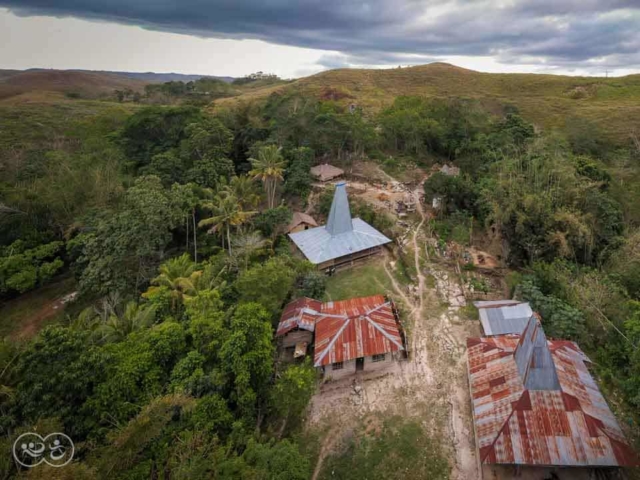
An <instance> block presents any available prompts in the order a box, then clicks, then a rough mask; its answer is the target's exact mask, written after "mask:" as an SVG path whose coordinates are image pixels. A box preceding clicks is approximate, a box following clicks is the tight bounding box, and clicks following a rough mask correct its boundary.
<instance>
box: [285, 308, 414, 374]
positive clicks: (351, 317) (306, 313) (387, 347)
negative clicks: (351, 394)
mask: <svg viewBox="0 0 640 480" xmlns="http://www.w3.org/2000/svg"><path fill="white" fill-rule="evenodd" d="M294 328H301V329H304V330H309V331H311V332H313V331H314V330H315V339H314V343H315V358H314V364H315V366H316V367H320V366H322V365H328V364H330V363H335V362H344V361H347V360H352V359H354V358H359V357H369V356H371V355H378V354H382V353H388V352H397V351H399V350H404V347H403V345H402V338H401V336H400V330H399V328H398V322H397V320H396V316H395V315H394V313H393V308H392V306H391V302H389V301H387V300H386V299H385V298H384V297H383V296H382V295H374V296H371V297H362V298H352V299H350V300H342V301H339V302H326V303H322V302H319V301H318V300H313V299H311V298H299V299H297V300H294V301H293V302H291V303H289V304H288V305H287V306H286V307H285V308H284V311H283V312H282V316H281V317H280V323H279V324H278V329H277V331H276V336H282V335H285V334H286V333H288V332H290V331H291V330H293V329H294Z"/></svg>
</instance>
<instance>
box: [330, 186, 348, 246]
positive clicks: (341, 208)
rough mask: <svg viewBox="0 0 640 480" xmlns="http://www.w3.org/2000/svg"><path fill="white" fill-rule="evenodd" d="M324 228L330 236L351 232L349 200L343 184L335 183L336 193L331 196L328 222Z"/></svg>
mask: <svg viewBox="0 0 640 480" xmlns="http://www.w3.org/2000/svg"><path fill="white" fill-rule="evenodd" d="M325 228H326V229H327V231H328V232H329V233H330V234H331V235H338V234H340V233H345V232H350V231H352V230H353V223H352V222H351V210H349V199H348V198H347V184H346V183H345V182H340V183H336V192H335V193H334V194H333V203H331V211H330V212H329V221H328V222H327V226H326V227H325Z"/></svg>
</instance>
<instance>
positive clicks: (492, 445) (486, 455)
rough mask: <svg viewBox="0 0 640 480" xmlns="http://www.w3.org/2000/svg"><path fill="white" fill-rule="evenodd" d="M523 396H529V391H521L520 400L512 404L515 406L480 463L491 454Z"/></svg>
mask: <svg viewBox="0 0 640 480" xmlns="http://www.w3.org/2000/svg"><path fill="white" fill-rule="evenodd" d="M525 394H527V395H528V394H529V390H527V389H526V388H525V389H524V390H522V394H521V395H520V398H518V400H516V401H515V402H513V403H515V405H514V406H513V407H512V409H511V413H510V414H509V416H508V417H507V418H506V419H505V421H504V423H503V424H502V426H501V427H500V430H498V433H497V434H496V437H495V438H494V439H493V441H492V442H491V444H490V445H489V450H487V453H486V454H485V455H484V456H483V457H481V458H480V463H483V462H484V461H485V459H486V458H487V457H488V456H489V453H490V452H491V450H493V449H494V448H495V445H496V442H497V441H498V438H500V435H502V432H503V431H504V428H505V427H506V426H507V425H508V423H509V420H511V417H513V414H514V413H516V410H517V409H518V404H519V403H520V402H521V401H522V398H523V397H524V395H525ZM513 403H512V405H513ZM484 448H486V447H484Z"/></svg>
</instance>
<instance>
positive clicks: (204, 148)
mask: <svg viewBox="0 0 640 480" xmlns="http://www.w3.org/2000/svg"><path fill="white" fill-rule="evenodd" d="M185 136H186V138H185V139H184V140H183V141H182V143H181V146H180V153H181V157H182V158H183V159H185V160H186V161H188V162H189V163H190V164H191V165H192V166H191V168H190V170H189V171H188V172H187V173H186V180H187V181H189V182H193V183H196V184H198V185H200V186H203V187H209V188H211V187H215V186H217V185H218V184H219V183H220V180H221V179H228V178H229V177H230V176H231V175H232V174H233V162H232V161H231V160H230V159H229V153H230V151H231V146H232V142H233V134H232V133H231V131H230V130H229V129H228V128H227V127H226V126H225V125H224V124H223V123H222V122H221V121H220V120H219V119H218V118H216V117H207V118H205V119H203V120H201V121H199V122H195V123H192V124H190V125H188V126H187V127H186V128H185Z"/></svg>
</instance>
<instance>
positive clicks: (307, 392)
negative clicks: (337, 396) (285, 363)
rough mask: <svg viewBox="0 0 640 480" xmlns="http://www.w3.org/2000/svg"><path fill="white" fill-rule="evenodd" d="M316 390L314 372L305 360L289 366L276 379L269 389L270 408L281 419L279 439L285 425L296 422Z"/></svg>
mask: <svg viewBox="0 0 640 480" xmlns="http://www.w3.org/2000/svg"><path fill="white" fill-rule="evenodd" d="M315 390H316V371H315V369H314V368H313V366H312V365H311V363H310V362H309V360H308V359H307V361H305V363H303V364H300V365H290V366H289V367H288V368H287V369H286V370H285V371H284V372H282V373H281V374H280V375H279V376H278V377H277V379H276V382H275V384H274V386H273V388H272V389H271V407H272V409H273V411H274V413H275V414H276V415H277V416H278V417H279V418H280V419H281V421H282V424H281V427H280V430H279V435H278V436H279V437H280V436H282V433H283V432H284V431H285V429H286V427H287V424H288V423H289V422H292V421H298V420H300V419H301V418H302V415H303V413H304V411H305V409H306V408H307V405H308V403H309V400H311V396H312V395H313V393H314V392H315Z"/></svg>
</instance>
